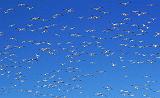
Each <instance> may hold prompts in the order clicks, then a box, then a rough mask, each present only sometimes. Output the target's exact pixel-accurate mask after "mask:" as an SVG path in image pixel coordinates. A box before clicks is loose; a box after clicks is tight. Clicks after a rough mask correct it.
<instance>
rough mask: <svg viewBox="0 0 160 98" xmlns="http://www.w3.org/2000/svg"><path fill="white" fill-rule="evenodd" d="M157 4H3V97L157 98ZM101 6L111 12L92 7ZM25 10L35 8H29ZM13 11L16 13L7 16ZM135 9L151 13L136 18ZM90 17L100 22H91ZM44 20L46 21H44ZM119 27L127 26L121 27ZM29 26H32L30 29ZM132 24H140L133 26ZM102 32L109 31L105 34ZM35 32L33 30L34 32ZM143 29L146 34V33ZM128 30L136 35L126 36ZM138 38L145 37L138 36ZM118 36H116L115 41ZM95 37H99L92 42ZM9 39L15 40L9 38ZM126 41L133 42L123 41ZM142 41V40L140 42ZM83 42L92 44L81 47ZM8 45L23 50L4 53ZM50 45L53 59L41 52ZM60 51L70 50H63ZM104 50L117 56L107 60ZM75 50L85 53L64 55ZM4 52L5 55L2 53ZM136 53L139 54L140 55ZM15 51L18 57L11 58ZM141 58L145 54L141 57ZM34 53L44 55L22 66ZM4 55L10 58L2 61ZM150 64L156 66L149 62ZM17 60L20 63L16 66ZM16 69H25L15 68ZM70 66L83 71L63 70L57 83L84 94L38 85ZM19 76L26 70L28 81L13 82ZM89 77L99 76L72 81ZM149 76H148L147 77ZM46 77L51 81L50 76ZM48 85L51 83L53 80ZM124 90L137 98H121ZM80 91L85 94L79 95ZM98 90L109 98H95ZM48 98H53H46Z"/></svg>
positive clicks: (54, 0) (113, 0)
mask: <svg viewBox="0 0 160 98" xmlns="http://www.w3.org/2000/svg"><path fill="white" fill-rule="evenodd" d="M124 2H129V4H128V5H127V6H124V5H122V4H121V3H124ZM20 3H25V4H27V6H24V7H18V6H17V5H18V4H20ZM148 4H154V6H147V5H148ZM159 4H160V1H159V0H130V1H128V0H1V1H0V32H2V33H3V36H0V53H1V55H0V60H1V61H0V65H8V66H9V67H3V66H2V67H0V68H2V69H3V68H4V69H5V71H4V70H1V71H0V74H1V75H0V88H1V89H0V93H1V94H0V98H45V97H43V96H41V95H40V96H34V94H32V93H28V92H19V91H20V90H21V89H23V90H33V91H40V92H42V94H46V93H53V94H55V95H57V96H58V95H66V96H67V97H66V98H158V97H159V96H160V92H155V91H158V90H160V88H159V86H160V77H159V75H160V71H159V69H160V66H159V64H160V62H159V58H158V57H160V55H159V51H160V48H159V47H158V48H157V47H153V45H154V44H157V45H159V43H160V36H158V37H155V33H156V32H160V30H159V26H160V18H159V16H160V15H159V13H160V10H159V7H160V5H159ZM99 6H102V7H103V8H101V9H102V10H103V11H106V12H109V14H103V13H102V12H98V11H95V10H93V8H95V7H99ZM27 7H34V8H33V9H31V10H28V8H27ZM10 8H13V9H14V10H13V11H10V12H9V13H4V12H5V11H6V10H7V9H10ZM66 9H67V10H68V9H72V10H73V12H71V13H69V12H67V11H66ZM132 11H139V12H138V13H140V14H141V12H147V14H145V15H141V16H137V15H136V14H134V13H133V12H132ZM57 13H58V14H59V13H60V14H61V15H60V16H58V17H57V18H55V19H52V18H51V17H52V16H54V15H55V14H57ZM122 13H128V14H129V15H128V16H123V15H122ZM92 16H98V17H100V18H99V19H89V18H90V17H92ZM33 17H40V18H41V19H40V20H37V21H33V20H32V18H33ZM79 17H83V19H79ZM124 18H130V19H131V20H129V21H125V20H124ZM42 19H44V20H46V21H42ZM154 19H155V20H154ZM148 22H151V23H148ZM114 23H118V26H113V24H114ZM120 23H124V24H123V25H120ZM27 24H32V25H33V26H31V27H27V26H26V25H27ZM53 24H55V26H53V27H50V28H48V29H47V32H45V33H43V30H45V29H44V28H45V26H48V25H50V26H51V25H53ZM133 24H136V25H138V26H137V27H133V26H131V25H133ZM11 25H13V27H11ZM143 25H146V26H148V27H149V29H146V26H143ZM41 27H42V28H41ZM65 27H66V28H65ZM114 27H115V29H114ZM20 28H25V30H23V31H18V29H20ZM64 28H65V29H64ZM71 28H74V29H73V30H72V29H71ZM93 29H94V30H95V31H93V32H87V30H93ZM104 29H108V30H109V29H111V30H110V31H109V32H103V30H104ZM31 30H35V31H34V32H32V31H31ZM142 30H144V31H145V32H142ZM126 31H130V32H134V33H133V34H132V33H130V34H127V32H126ZM75 33H77V34H80V35H81V37H71V35H72V34H75ZM0 34H1V33H0ZM119 34H122V35H123V34H124V36H122V37H120V36H119ZM136 34H137V35H136ZM138 34H144V35H141V36H138ZM117 35H118V37H117V38H114V37H116V36H117ZM93 36H95V37H96V38H93ZM11 38H15V39H16V40H11ZM101 38H102V39H101ZM125 38H127V39H133V40H134V41H131V42H129V40H127V41H125V40H124V39H125ZM29 40H31V41H32V40H34V41H35V42H43V41H45V42H50V43H52V45H47V44H41V45H35V44H32V42H30V43H29V42H24V43H23V41H29ZM139 41H143V42H142V43H140V42H139ZM68 42H71V43H68ZM83 42H86V43H87V44H86V43H83ZM89 42H91V45H88V44H89ZM97 42H99V44H97ZM58 44H60V45H58ZM83 44H84V45H88V46H86V47H83ZM120 44H127V45H128V46H132V45H135V46H144V47H145V46H148V45H151V47H145V48H137V47H135V48H131V47H124V46H120ZM7 45H11V46H24V48H20V49H18V48H13V49H12V48H11V49H5V47H6V46H7ZM72 46H74V47H72ZM48 47H49V48H51V49H52V52H53V53H54V54H55V55H50V54H49V53H47V52H42V51H40V49H41V48H48ZM62 48H65V49H66V50H64V51H63V50H62ZM54 50H55V51H54ZM72 50H73V52H72ZM104 50H110V51H111V52H112V53H113V55H112V54H110V55H109V56H105V54H104ZM75 51H76V52H77V53H82V55H81V56H73V58H70V57H68V58H67V57H66V56H67V55H72V53H76V52H75ZM4 52H7V53H6V54H4V55H3V54H2V53H4ZM83 52H84V53H83ZM137 52H138V53H140V55H136V53H137ZM12 53H14V54H16V55H15V56H9V54H12ZM90 53H96V56H90V55H89V54H90ZM142 54H145V55H146V56H142ZM36 55H40V57H39V58H38V61H34V60H33V61H31V62H27V61H25V62H22V63H21V61H22V60H23V59H30V58H31V59H32V58H35V56H36ZM5 57H8V58H6V59H4V58H5ZM120 57H123V58H122V59H123V60H124V61H120ZM78 60H81V62H78ZM147 60H153V61H155V62H154V63H151V62H148V61H147ZM12 61H13V62H12ZM14 61H17V62H16V63H14ZM70 61H73V62H70ZM134 61H135V62H138V61H140V62H141V61H142V62H143V63H141V64H138V63H133V62H134ZM62 64H64V65H62ZM113 64H115V66H114V65H113ZM15 66H21V67H18V68H15ZM30 67H31V68H30ZM68 67H78V68H79V70H80V71H78V72H75V73H69V74H68V73H66V72H65V71H61V72H59V73H57V74H58V75H57V78H56V79H58V77H60V78H63V80H65V81H67V82H68V83H71V84H73V85H76V84H78V85H80V86H82V88H81V89H80V90H79V89H75V90H73V91H71V92H69V93H66V92H63V93H62V92H57V91H56V90H55V89H51V88H37V87H36V86H37V85H38V84H37V83H36V82H37V81H39V80H42V79H43V78H44V77H45V76H44V75H43V74H45V73H51V74H54V71H57V70H60V69H65V68H68ZM98 70H104V71H105V72H104V73H97V71H98ZM7 71H11V73H10V74H7ZM17 72H22V74H23V75H22V76H24V77H23V80H25V82H24V83H21V82H19V81H17V80H15V79H14V78H15V77H16V73H17ZM88 73H93V74H94V75H95V76H88V77H81V78H80V79H81V80H82V81H76V82H73V81H72V80H71V77H72V76H77V75H83V74H88ZM3 74H4V75H3ZM51 74H50V75H51ZM145 75H148V76H150V77H149V78H145V77H144V76H145ZM46 77H49V75H48V76H46ZM147 81H149V82H147ZM48 82H49V83H52V82H53V80H51V81H48ZM145 84H148V85H149V86H148V85H147V86H146V88H151V89H149V90H146V88H145V86H144V85H145ZM13 85H16V87H13ZM105 85H110V86H111V87H112V88H113V89H112V90H111V91H107V90H105V89H104V88H103V86H105ZM131 85H138V86H139V89H138V90H136V89H134V88H133V87H132V86H131ZM2 88H5V90H4V91H3V90H2ZM61 88H64V87H63V86H62V87H61ZM120 90H128V91H130V92H132V93H133V94H134V95H135V96H133V97H131V96H128V95H126V96H123V95H121V92H120ZM79 92H84V93H82V94H80V93H79ZM97 92H103V93H105V95H106V96H96V93H97ZM143 94H147V96H146V97H145V96H143ZM46 98H51V97H49V96H46Z"/></svg>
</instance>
